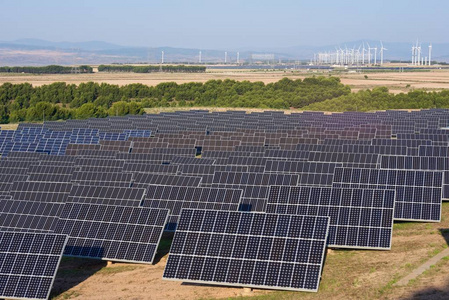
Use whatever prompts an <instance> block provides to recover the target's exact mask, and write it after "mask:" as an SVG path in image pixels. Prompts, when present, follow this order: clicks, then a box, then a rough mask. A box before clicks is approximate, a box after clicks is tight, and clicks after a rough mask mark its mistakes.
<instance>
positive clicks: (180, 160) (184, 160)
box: [171, 156, 215, 165]
mask: <svg viewBox="0 0 449 300" xmlns="http://www.w3.org/2000/svg"><path fill="white" fill-rule="evenodd" d="M214 162H215V159H207V158H197V157H187V156H177V157H174V158H173V159H172V161H171V163H172V164H174V165H213V164H214Z"/></svg>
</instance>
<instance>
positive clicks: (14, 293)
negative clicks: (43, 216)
mask: <svg viewBox="0 0 449 300" xmlns="http://www.w3.org/2000/svg"><path fill="white" fill-rule="evenodd" d="M66 242H67V236H66V235H62V234H54V233H29V232H4V231H0V297H1V298H8V299H9V298H11V299H13V298H14V299H22V298H28V299H48V297H49V296H50V290H51V287H52V285H53V281H54V278H55V276H56V272H57V270H58V266H59V263H60V261H61V255H62V251H63V250H64V246H65V244H66Z"/></svg>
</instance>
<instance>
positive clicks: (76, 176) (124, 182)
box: [72, 172, 133, 187]
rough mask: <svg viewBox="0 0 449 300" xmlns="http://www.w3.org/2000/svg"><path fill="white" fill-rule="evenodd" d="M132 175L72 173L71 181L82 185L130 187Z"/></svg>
mask: <svg viewBox="0 0 449 300" xmlns="http://www.w3.org/2000/svg"><path fill="white" fill-rule="evenodd" d="M132 178H133V174H132V173H124V172H122V173H101V172H96V173H94V172H89V173H88V172H73V177H72V181H73V182H74V183H79V184H83V185H98V186H121V187H127V186H130V184H131V182H132Z"/></svg>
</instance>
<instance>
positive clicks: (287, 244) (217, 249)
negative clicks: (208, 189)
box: [163, 209, 329, 292]
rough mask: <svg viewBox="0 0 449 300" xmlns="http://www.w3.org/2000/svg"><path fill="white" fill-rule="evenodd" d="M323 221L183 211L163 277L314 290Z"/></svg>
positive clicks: (325, 225) (323, 236) (324, 228)
mask: <svg viewBox="0 0 449 300" xmlns="http://www.w3.org/2000/svg"><path fill="white" fill-rule="evenodd" d="M328 228H329V218H327V217H311V216H291V215H276V214H265V213H251V214H249V213H242V212H224V211H215V210H193V209H184V210H183V211H182V212H181V217H180V221H179V225H178V228H177V231H176V233H175V236H174V239H173V243H172V246H171V250H170V254H169V257H168V260H167V265H166V267H165V271H164V275H163V279H167V280H179V281H187V282H198V283H206V284H216V285H227V286H244V287H255V288H265V289H280V290H294V291H309V292H316V291H317V290H318V285H319V280H320V276H321V270H322V265H323V261H324V252H325V249H326V238H327V233H328Z"/></svg>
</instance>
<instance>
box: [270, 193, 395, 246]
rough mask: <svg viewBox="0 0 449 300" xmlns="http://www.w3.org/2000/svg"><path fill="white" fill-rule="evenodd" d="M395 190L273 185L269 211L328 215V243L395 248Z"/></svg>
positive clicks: (332, 244) (331, 244)
mask: <svg viewBox="0 0 449 300" xmlns="http://www.w3.org/2000/svg"><path fill="white" fill-rule="evenodd" d="M394 195H395V191H394V190H380V189H377V190H376V189H374V190H373V189H342V188H331V187H285V186H272V187H271V188H270V194H269V197H268V202H267V208H266V211H267V212H268V213H278V214H294V215H310V216H328V217H330V228H329V238H328V246H329V247H336V248H353V249H377V250H389V249H391V238H392V230H393V209H394Z"/></svg>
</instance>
